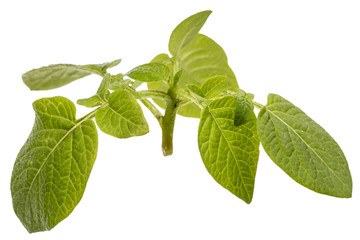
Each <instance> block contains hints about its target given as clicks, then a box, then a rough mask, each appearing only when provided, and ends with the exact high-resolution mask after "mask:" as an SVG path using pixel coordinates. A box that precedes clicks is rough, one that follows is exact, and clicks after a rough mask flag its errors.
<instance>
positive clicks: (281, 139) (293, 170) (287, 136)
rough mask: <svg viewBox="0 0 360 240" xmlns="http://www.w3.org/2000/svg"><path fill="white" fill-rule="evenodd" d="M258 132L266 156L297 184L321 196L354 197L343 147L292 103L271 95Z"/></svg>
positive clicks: (263, 111)
mask: <svg viewBox="0 0 360 240" xmlns="http://www.w3.org/2000/svg"><path fill="white" fill-rule="evenodd" d="M258 131H259V136H260V139H261V143H262V145H263V147H264V149H265V151H266V153H267V154H268V155H269V157H270V158H271V159H272V160H273V161H274V162H275V163H276V164H277V165H278V166H279V167H280V168H281V169H282V170H284V171H285V172H286V173H287V174H288V175H289V176H290V177H291V178H293V179H294V180H295V181H296V182H298V183H299V184H301V185H303V186H305V187H307V188H309V189H311V190H313V191H315V192H318V193H322V194H327V195H330V196H335V197H351V194H352V179H351V174H350V171H349V167H348V164H347V161H346V158H345V156H344V154H343V152H342V150H341V149H340V147H339V145H338V144H337V143H336V142H335V140H334V139H333V138H332V137H331V136H330V135H329V134H328V133H327V132H326V131H325V130H324V129H323V128H322V127H321V126H320V125H318V124H317V123H316V122H315V121H313V120H312V119H311V118H310V117H308V116H307V115H306V114H305V113H304V112H303V111H301V110H300V109H299V108H298V107H296V106H295V105H293V104H292V103H291V102H289V101H287V100H286V99H284V98H283V97H281V96H279V95H276V94H269V96H268V103H267V104H266V106H264V107H263V108H262V109H261V111H260V112H259V116H258Z"/></svg>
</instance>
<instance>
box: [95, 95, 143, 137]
mask: <svg viewBox="0 0 360 240" xmlns="http://www.w3.org/2000/svg"><path fill="white" fill-rule="evenodd" d="M95 120H96V123H97V125H98V126H99V128H100V130H101V131H103V132H104V133H107V134H109V135H111V136H114V137H117V138H129V137H133V136H140V135H144V134H146V133H148V132H149V126H148V124H147V122H146V120H145V118H144V115H143V112H142V110H141V107H140V105H139V104H138V103H137V101H136V99H135V97H134V96H133V95H132V94H131V93H129V92H128V91H126V90H119V91H115V92H113V93H111V94H110V97H109V100H108V105H107V106H106V107H104V108H101V109H99V110H98V111H97V112H96V114H95Z"/></svg>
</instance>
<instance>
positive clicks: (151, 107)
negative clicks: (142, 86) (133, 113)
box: [127, 87, 169, 126]
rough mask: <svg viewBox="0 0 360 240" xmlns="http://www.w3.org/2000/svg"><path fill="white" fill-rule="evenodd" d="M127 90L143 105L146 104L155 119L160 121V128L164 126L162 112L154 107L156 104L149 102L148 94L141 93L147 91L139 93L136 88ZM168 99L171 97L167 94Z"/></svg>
mask: <svg viewBox="0 0 360 240" xmlns="http://www.w3.org/2000/svg"><path fill="white" fill-rule="evenodd" d="M127 89H128V90H129V91H130V92H131V93H132V94H133V95H134V96H135V98H136V99H139V100H140V101H141V103H142V104H144V106H145V107H146V108H147V109H149V110H150V112H151V113H152V114H153V115H154V117H155V118H156V119H157V120H158V122H159V124H160V126H162V121H163V118H164V117H163V115H162V114H161V112H160V111H159V110H158V109H157V108H156V107H155V106H154V104H152V103H151V102H150V101H149V100H147V99H146V98H145V97H147V96H146V94H144V93H142V94H141V92H147V91H139V92H137V91H136V90H135V89H134V88H132V87H127ZM164 94H165V95H166V96H167V97H169V96H168V95H167V94H166V93H164Z"/></svg>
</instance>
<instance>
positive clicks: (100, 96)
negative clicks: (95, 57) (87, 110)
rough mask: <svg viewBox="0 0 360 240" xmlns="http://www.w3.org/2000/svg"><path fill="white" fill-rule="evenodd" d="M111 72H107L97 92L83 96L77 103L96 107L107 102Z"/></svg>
mask: <svg viewBox="0 0 360 240" xmlns="http://www.w3.org/2000/svg"><path fill="white" fill-rule="evenodd" d="M110 79H111V78H110V73H106V74H105V76H104V78H103V80H102V81H101V83H100V86H99V88H98V90H97V92H96V94H95V95H94V96H92V97H89V98H83V99H79V100H77V104H79V105H83V106H85V107H96V106H100V105H101V104H102V103H105V102H106V100H107V99H108V96H109V95H110V91H109V85H110Z"/></svg>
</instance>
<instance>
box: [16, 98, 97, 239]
mask: <svg viewBox="0 0 360 240" xmlns="http://www.w3.org/2000/svg"><path fill="white" fill-rule="evenodd" d="M33 106H34V110H35V113H36V118H35V124H34V127H33V129H32V131H31V133H30V136H29V137H28V139H27V141H26V142H25V144H24V146H23V147H22V148H21V150H20V152H19V154H18V156H17V159H16V161H15V165H14V168H13V173H12V177H11V194H12V199H13V207H14V211H15V213H16V215H17V216H18V217H19V219H20V220H21V222H22V223H23V225H24V226H25V228H26V229H27V230H28V231H29V232H30V233H31V232H38V231H45V230H50V229H52V228H53V227H54V226H55V225H57V224H58V223H59V222H60V221H62V220H63V219H64V218H66V217H67V216H68V215H69V214H70V213H71V212H72V211H73V209H74V208H75V206H76V205H77V204H78V203H79V201H80V200H81V198H82V196H83V193H84V190H85V187H86V183H87V180H88V178H89V175H90V172H91V169H92V167H93V164H94V162H95V159H96V154H97V146H98V139H97V130H96V127H95V124H94V122H93V121H92V120H86V119H85V120H81V121H76V119H75V106H74V104H73V103H72V102H71V101H70V100H68V99H66V98H63V97H53V98H43V99H40V100H37V101H35V102H34V103H33Z"/></svg>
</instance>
